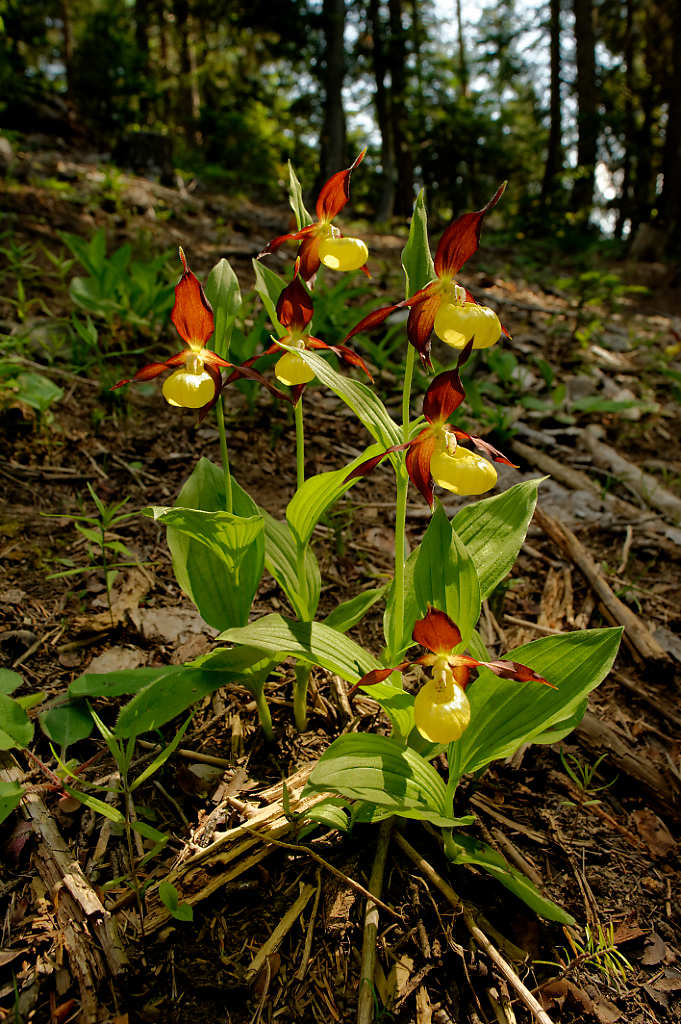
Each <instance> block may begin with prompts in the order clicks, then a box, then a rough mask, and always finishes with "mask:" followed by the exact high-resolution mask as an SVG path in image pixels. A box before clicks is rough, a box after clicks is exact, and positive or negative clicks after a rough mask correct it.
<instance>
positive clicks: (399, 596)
mask: <svg viewBox="0 0 681 1024" xmlns="http://www.w3.org/2000/svg"><path fill="white" fill-rule="evenodd" d="M415 357H416V349H415V348H414V347H413V345H409V348H408V350H407V362H406V365H405V369H404V386H403V390H402V437H403V440H404V441H408V440H409V411H410V404H411V384H412V380H413V377H414V360H415ZM408 488H409V477H408V475H407V472H406V469H405V468H404V465H402V466H401V468H400V469H399V470H398V472H397V494H396V497H395V573H394V594H395V615H394V627H393V638H392V639H393V643H392V646H393V648H394V650H393V653H394V654H397V649H396V648H397V647H398V646H399V647H401V645H402V636H403V633H404V563H405V561H406V554H407V535H406V525H407V491H408ZM395 640H397V645H396V644H395Z"/></svg>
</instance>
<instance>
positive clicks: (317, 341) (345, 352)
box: [305, 335, 374, 383]
mask: <svg viewBox="0 0 681 1024" xmlns="http://www.w3.org/2000/svg"><path fill="white" fill-rule="evenodd" d="M305 348H317V349H326V350H327V351H329V352H333V353H334V355H337V356H338V358H339V359H342V360H343V362H344V363H347V364H348V366H357V367H359V369H360V370H364V372H365V373H366V375H367V377H368V378H369V380H370V381H371V382H372V383H373V380H374V378H373V377H372V376H371V372H370V371H369V367H368V366H367V364H366V363H365V362H364V360H363V359H362V357H361V356H359V355H357V353H356V352H353V351H352V349H351V348H348V346H347V345H327V344H326V342H325V341H322V340H321V338H314V337H313V336H312V335H308V337H307V338H305Z"/></svg>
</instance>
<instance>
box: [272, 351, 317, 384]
mask: <svg viewBox="0 0 681 1024" xmlns="http://www.w3.org/2000/svg"><path fill="white" fill-rule="evenodd" d="M274 375H275V377H276V378H277V380H280V381H281V383H282V384H288V386H289V387H290V388H293V387H295V386H296V385H297V384H309V383H310V381H311V380H314V370H311V369H310V367H309V366H308V365H307V363H306V362H305V360H304V359H301V358H300V356H299V355H298V353H297V352H285V353H284V355H283V356H282V357H281V359H278V360H277V363H276V365H275V367H274Z"/></svg>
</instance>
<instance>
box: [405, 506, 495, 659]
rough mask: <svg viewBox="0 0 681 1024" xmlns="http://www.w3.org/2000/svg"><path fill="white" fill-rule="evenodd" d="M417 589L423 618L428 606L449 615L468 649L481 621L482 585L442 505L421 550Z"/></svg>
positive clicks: (431, 523) (419, 553)
mask: <svg viewBox="0 0 681 1024" xmlns="http://www.w3.org/2000/svg"><path fill="white" fill-rule="evenodd" d="M414 589H415V591H416V599H417V602H418V609H419V615H420V616H423V615H425V614H426V612H427V610H428V605H432V606H433V607H434V608H438V609H439V610H440V611H443V612H446V613H447V615H449V617H450V619H452V621H453V622H455V623H456V625H457V626H458V627H459V630H460V631H461V637H462V643H463V646H464V647H465V645H466V644H467V643H468V641H469V640H470V637H471V634H472V632H473V630H474V628H475V626H476V624H477V621H478V619H479V618H480V584H479V582H478V574H477V572H476V571H475V566H474V564H473V561H472V559H471V557H470V555H469V553H468V551H467V549H466V547H465V545H464V544H463V543H462V541H461V540H460V538H459V537H458V536H457V534H456V532H455V531H454V530H453V529H452V527H451V525H450V523H449V520H448V519H447V516H446V515H445V513H444V511H443V509H442V506H441V505H440V503H439V502H438V503H437V506H436V509H435V512H434V513H433V518H432V519H431V521H430V523H429V525H428V529H427V530H426V533H425V535H424V538H423V541H422V542H421V545H420V547H419V549H418V555H417V558H416V562H415V565H414ZM413 625H414V624H413V623H411V627H412V629H413Z"/></svg>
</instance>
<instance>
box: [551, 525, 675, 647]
mask: <svg viewBox="0 0 681 1024" xmlns="http://www.w3.org/2000/svg"><path fill="white" fill-rule="evenodd" d="M534 518H535V519H536V521H537V523H538V524H539V526H541V528H542V529H543V531H544V533H545V534H546V535H547V536H548V537H549V538H550V539H551V540H552V541H553V542H554V543H555V544H557V545H558V547H559V548H560V549H561V550H562V551H563V553H564V554H565V555H566V556H567V557H568V558H569V559H570V560H571V561H572V562H574V564H575V565H576V566H577V568H578V569H579V570H580V572H581V573H582V575H583V576H585V577H586V580H587V582H588V583H589V585H590V587H591V589H592V590H593V591H594V593H595V594H596V596H597V597H598V598H599V600H600V601H602V602H603V604H604V605H605V607H606V608H607V609H608V610H609V612H610V614H611V615H612V616H613V617H614V618H615V619H616V620H617V622H619V623H620V624H621V625H622V626H624V628H625V637H626V638H627V640H628V641H629V643H630V644H631V645H632V646H633V648H634V650H635V651H636V652H637V653H638V654H639V655H640V657H641V658H643V659H644V661H645V660H651V661H660V662H668V661H669V656H668V655H667V654H666V652H665V651H663V650H662V648H661V647H660V645H659V644H658V642H657V640H656V639H655V638H654V636H653V635H652V633H651V632H650V630H649V629H648V628H647V627H646V626H644V624H643V623H642V622H641V620H640V619H639V617H638V615H635V614H634V613H633V612H632V610H631V608H627V606H626V605H625V604H623V603H622V601H620V599H619V598H618V597H616V596H615V594H614V593H613V591H612V588H611V587H610V586H609V584H608V583H607V582H606V580H605V578H604V577H603V575H602V574H601V573H600V572H599V570H598V567H597V566H596V563H595V562H594V560H593V558H592V557H591V555H590V554H589V552H588V551H587V549H586V548H585V547H584V545H583V544H582V543H581V541H579V540H577V538H576V537H575V535H574V533H573V532H572V530H569V529H568V528H567V526H565V525H564V524H563V523H561V522H559V521H558V520H557V519H554V518H553V516H550V515H548V514H547V513H546V512H543V511H542V510H541V509H540V508H536V509H535V511H534Z"/></svg>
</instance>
